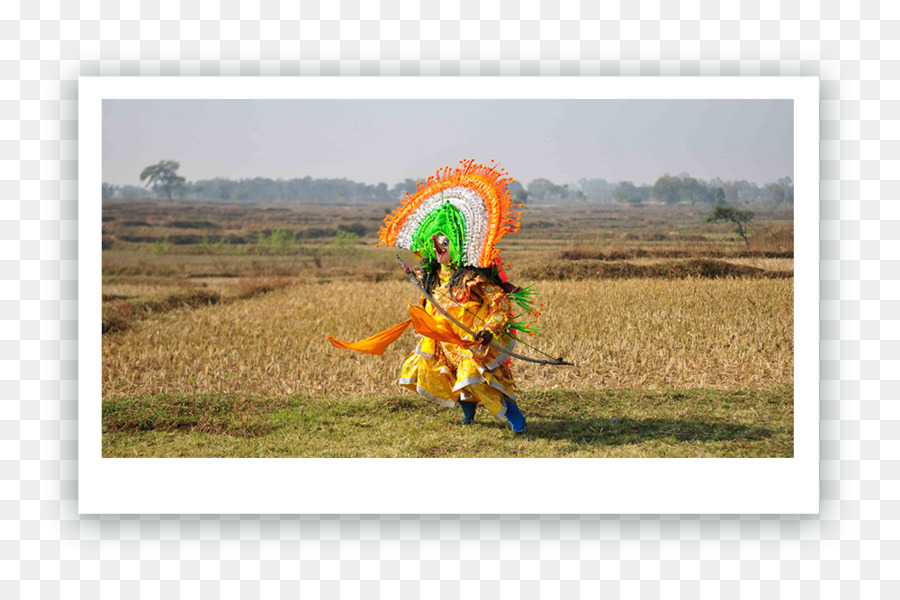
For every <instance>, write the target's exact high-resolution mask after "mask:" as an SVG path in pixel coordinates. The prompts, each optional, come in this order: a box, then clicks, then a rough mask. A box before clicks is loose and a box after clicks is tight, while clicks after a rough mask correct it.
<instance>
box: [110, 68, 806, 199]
mask: <svg viewBox="0 0 900 600" xmlns="http://www.w3.org/2000/svg"><path fill="white" fill-rule="evenodd" d="M247 85H252V81H249V80H248V84H247ZM792 111H793V102H792V101H790V100H104V101H103V181H106V182H109V183H113V184H117V185H126V184H132V185H140V179H139V175H140V172H141V170H142V169H143V168H144V167H146V166H147V165H151V164H155V163H157V162H159V161H160V160H164V159H167V160H168V159H171V160H177V161H179V162H180V163H181V169H180V171H179V174H180V175H182V176H183V177H185V178H187V180H188V181H197V180H200V179H211V178H214V177H227V178H231V179H240V178H250V177H269V178H272V179H278V178H281V179H293V178H297V177H305V176H307V175H309V176H311V177H329V178H331V177H333V178H347V179H351V180H354V181H359V182H364V183H370V184H374V183H380V182H384V183H386V184H387V185H388V186H389V187H390V186H393V185H394V184H396V183H398V182H400V181H402V180H403V179H405V178H407V177H410V178H413V179H418V178H422V177H427V176H428V175H431V174H432V173H434V171H435V170H436V169H438V168H439V167H442V166H444V165H450V166H456V164H457V163H458V161H459V160H460V159H463V158H474V159H475V160H476V161H478V162H483V163H486V162H488V161H489V160H490V159H496V160H497V161H499V162H500V163H501V164H502V165H503V166H504V167H505V168H506V169H507V171H509V175H510V176H511V177H513V178H514V179H516V180H518V181H520V182H522V183H523V184H526V185H527V183H528V182H530V181H531V180H533V179H536V178H538V177H545V178H547V179H550V180H552V181H554V182H556V183H571V182H576V181H578V180H579V179H581V178H589V179H592V178H602V179H607V180H609V181H626V180H627V181H633V182H634V183H653V182H654V181H655V180H656V178H657V177H659V176H660V175H662V174H664V173H671V174H673V175H677V174H679V173H681V172H687V173H690V174H691V175H692V176H694V177H698V178H701V179H711V178H713V177H720V178H722V179H724V180H728V179H746V180H749V181H755V182H756V183H758V184H763V183H766V182H769V181H775V180H776V179H778V178H780V177H784V176H786V175H788V176H791V177H793V170H794V159H793V146H794V136H793V116H792Z"/></svg>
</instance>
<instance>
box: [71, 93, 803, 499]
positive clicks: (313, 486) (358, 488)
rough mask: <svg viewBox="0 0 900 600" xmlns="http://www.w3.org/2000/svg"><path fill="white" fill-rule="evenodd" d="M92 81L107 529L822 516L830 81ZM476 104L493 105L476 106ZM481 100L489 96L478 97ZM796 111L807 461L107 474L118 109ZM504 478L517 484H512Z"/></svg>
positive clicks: (96, 351)
mask: <svg viewBox="0 0 900 600" xmlns="http://www.w3.org/2000/svg"><path fill="white" fill-rule="evenodd" d="M446 81H447V80H446V79H445V78H444V79H442V78H437V77H425V78H421V77H420V78H409V77H378V78H300V77H298V78H264V77H261V78H257V77H254V78H252V79H250V80H248V79H247V78H236V77H231V78H207V77H202V78H201V77H178V78H174V77H171V78H169V77H154V78H131V77H116V78H109V77H83V78H81V79H80V80H79V91H78V95H79V99H78V121H79V123H78V130H79V147H78V179H79V182H78V185H79V188H78V191H79V202H78V209H79V225H78V228H79V229H78V251H79V254H78V256H79V261H78V275H79V288H78V289H79V303H78V311H79V312H78V318H79V330H80V334H79V364H78V369H79V373H78V378H79V381H78V397H79V403H78V418H79V425H78V431H79V438H78V444H79V453H78V456H79V461H78V477H79V485H78V507H79V512H81V513H82V514H100V513H107V514H108V513H117V514H122V513H153V514H170V513H180V514H185V513H207V514H208V513H230V514H234V513H244V514H246V513H258V514H262V513H266V514H273V513H274V514H285V513H318V514H342V513H352V514H409V513H441V514H460V513H474V512H478V513H484V512H485V510H484V506H485V505H484V504H483V503H478V502H465V501H462V499H464V498H471V497H473V496H475V497H489V498H496V499H498V501H497V502H496V503H495V504H494V506H496V509H497V511H500V512H503V513H507V514H535V513H551V514H598V513H622V514H648V513H670V514H671V513H674V514H711V513H720V514H725V513H753V514H771V513H781V514H784V513H800V514H815V513H818V511H819V343H818V342H819V294H818V291H819V276H818V272H819V269H818V266H819V243H818V241H819V238H818V227H819V193H818V192H819V81H818V79H817V78H814V77H777V78H776V77H752V78H750V77H748V78H732V77H721V78H712V77H677V78H667V77H653V78H627V77H626V78H598V77H556V78H553V79H552V85H536V84H535V80H534V79H533V78H506V77H504V78H500V77H479V78H465V77H457V78H453V82H454V85H442V84H446ZM473 90H475V91H477V92H474V91H473ZM476 93H477V95H475V94H476ZM474 97H477V98H494V99H518V98H532V99H538V98H546V99H564V98H569V99H576V98H585V99H614V98H619V99H639V98H647V99H650V98H652V99H660V98H667V99H668V98H670V99H753V98H759V99H792V100H793V101H794V182H795V203H794V207H795V208H794V210H795V219H794V222H795V229H794V232H795V238H794V247H795V259H794V456H793V458H687V459H681V458H662V459H651V458H641V459H627V458H616V459H603V458H589V459H582V458H518V459H488V458H457V459H450V458H435V459H429V458H417V459H398V458H394V459H388V458H385V459H377V458H372V459H317V458H290V459H286V458H270V459H259V458H251V459H243V458H242V459H237V458H235V459H213V458H198V459H188V458H162V459H160V458H103V457H102V452H101V397H102V396H101V245H100V238H101V203H100V200H99V197H98V196H99V190H100V187H101V180H102V158H101V127H102V109H101V107H102V101H103V100H104V99H114V98H120V99H127V98H130V99H201V98H202V99H225V98H246V99H276V98H279V99H313V98H355V99H415V98H419V99H466V98H474ZM501 466H502V468H501Z"/></svg>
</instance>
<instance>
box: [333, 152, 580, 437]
mask: <svg viewBox="0 0 900 600" xmlns="http://www.w3.org/2000/svg"><path fill="white" fill-rule="evenodd" d="M492 162H493V161H492ZM510 182H512V179H508V178H506V172H505V171H503V170H502V169H500V168H499V166H484V165H480V164H477V163H475V162H474V161H472V160H468V161H460V166H459V167H457V168H455V169H451V168H450V167H445V168H444V169H442V170H439V171H438V172H437V173H436V175H435V176H433V177H430V178H429V179H428V181H427V182H425V183H424V184H422V183H419V185H418V186H417V190H416V193H415V194H412V195H409V194H407V198H406V199H405V201H404V202H403V204H402V205H401V206H400V207H398V208H397V209H396V210H395V211H394V212H393V213H391V214H390V215H388V216H387V217H386V218H385V224H384V227H382V228H381V230H380V231H379V242H378V244H377V245H379V246H381V245H384V246H391V247H396V248H403V249H406V250H410V251H411V252H412V253H413V254H414V255H415V256H416V257H418V258H419V259H420V260H421V267H420V268H419V269H417V270H416V272H415V273H412V272H411V271H410V269H409V268H407V267H406V266H405V264H404V268H405V269H406V271H407V274H408V275H410V278H411V279H412V280H413V282H414V283H416V285H417V287H419V289H420V290H421V291H422V292H423V294H422V298H421V300H420V302H419V304H418V305H410V319H409V320H407V321H404V322H403V323H400V324H398V325H396V326H394V327H392V328H390V329H388V330H386V331H383V332H381V333H378V334H375V335H374V336H371V337H369V338H366V339H365V340H361V341H359V342H340V341H338V340H335V339H334V338H332V337H331V336H328V337H329V339H330V340H331V342H332V343H333V344H334V345H335V346H338V347H340V348H349V349H353V350H357V351H360V352H369V353H373V354H381V353H382V351H383V350H384V348H386V347H387V346H388V345H389V344H390V343H391V342H393V341H394V340H396V339H397V338H398V337H399V336H400V334H402V333H403V331H404V330H405V329H406V327H407V326H408V325H409V324H410V323H412V324H413V326H414V328H415V330H416V331H417V332H418V333H419V334H420V336H421V338H420V339H419V342H418V344H417V345H416V348H415V350H414V351H413V352H412V354H410V355H409V357H408V358H407V359H406V361H405V362H404V363H403V366H402V368H401V370H400V385H401V386H403V387H406V388H408V389H411V390H414V391H416V392H418V393H419V394H420V395H422V396H424V397H425V398H428V399H429V400H433V401H435V402H438V403H440V404H442V405H444V406H456V405H459V406H460V407H461V408H462V411H463V421H462V422H463V423H465V424H469V423H472V422H473V421H474V420H475V413H476V409H477V407H478V406H481V407H483V408H484V409H485V410H487V411H488V412H489V413H491V415H493V416H494V417H495V418H497V419H499V420H504V419H505V420H506V421H508V422H509V424H510V425H511V426H512V429H513V431H515V432H516V433H524V432H525V431H526V430H527V424H526V420H525V417H524V416H523V415H522V412H521V411H520V410H519V407H518V405H517V403H516V394H515V380H514V378H513V374H512V371H511V369H510V357H511V356H513V355H514V356H517V357H520V356H519V355H517V354H516V353H515V352H513V347H514V346H515V344H516V340H517V338H518V337H519V336H521V335H523V334H528V335H532V334H533V333H534V332H535V328H534V322H535V321H536V320H537V317H538V316H539V315H540V311H539V307H535V305H534V299H533V291H532V290H531V289H522V288H517V287H515V286H513V285H511V284H510V283H509V282H508V281H507V278H506V273H505V270H504V268H503V263H502V261H501V259H500V252H499V250H498V249H497V248H496V247H495V246H496V244H497V242H499V241H500V239H501V238H502V237H503V236H504V235H506V234H507V233H511V232H515V231H518V230H519V215H520V212H519V211H518V210H515V208H513V207H520V206H521V205H514V204H511V202H510V196H509V191H508V189H507V185H508V184H509V183H510ZM398 259H399V256H398ZM401 263H402V260H401ZM516 313H519V314H516ZM521 358H526V357H521ZM532 360H533V359H532ZM534 362H540V363H542V364H571V363H565V362H564V361H562V359H556V360H554V361H534Z"/></svg>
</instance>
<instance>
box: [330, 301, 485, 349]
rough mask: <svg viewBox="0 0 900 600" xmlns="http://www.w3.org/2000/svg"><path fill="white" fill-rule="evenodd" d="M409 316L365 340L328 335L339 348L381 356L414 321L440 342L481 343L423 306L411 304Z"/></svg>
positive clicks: (421, 331) (464, 344) (423, 330)
mask: <svg viewBox="0 0 900 600" xmlns="http://www.w3.org/2000/svg"><path fill="white" fill-rule="evenodd" d="M409 316H410V318H409V319H407V320H405V321H403V322H402V323H397V324H396V325H394V326H393V327H391V328H389V329H385V330H384V331H381V332H379V333H376V334H375V335H372V336H369V337H367V338H366V339H364V340H359V341H358V342H342V341H340V340H336V339H334V338H333V337H331V336H330V335H329V336H328V340H329V341H330V342H331V343H332V344H334V345H335V346H337V347H338V348H344V349H345V350H356V351H357V352H365V353H367V354H378V355H379V356H380V355H381V353H382V352H384V349H385V348H387V347H388V346H390V345H391V344H392V343H394V341H396V339H397V338H398V337H400V336H401V335H402V334H403V332H404V331H406V328H407V327H408V326H409V324H410V323H412V325H413V329H415V330H416V331H417V332H418V333H420V334H422V335H424V336H425V337H427V338H431V339H433V340H436V341H438V342H447V343H449V344H455V345H457V346H462V347H463V348H471V347H472V346H476V345H478V344H479V342H475V341H472V340H464V339H462V338H461V337H459V335H458V334H457V333H456V332H455V331H454V330H453V327H451V325H450V323H449V322H448V321H446V320H444V319H437V318H435V317H434V316H433V315H430V314H428V312H427V311H426V310H425V309H424V308H422V307H421V306H418V305H415V304H410V305H409Z"/></svg>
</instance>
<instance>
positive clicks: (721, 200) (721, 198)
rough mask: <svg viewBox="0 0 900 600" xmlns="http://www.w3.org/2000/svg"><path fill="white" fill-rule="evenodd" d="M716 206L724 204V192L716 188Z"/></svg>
mask: <svg viewBox="0 0 900 600" xmlns="http://www.w3.org/2000/svg"><path fill="white" fill-rule="evenodd" d="M716 204H725V190H723V189H722V188H720V187H718V188H716Z"/></svg>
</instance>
